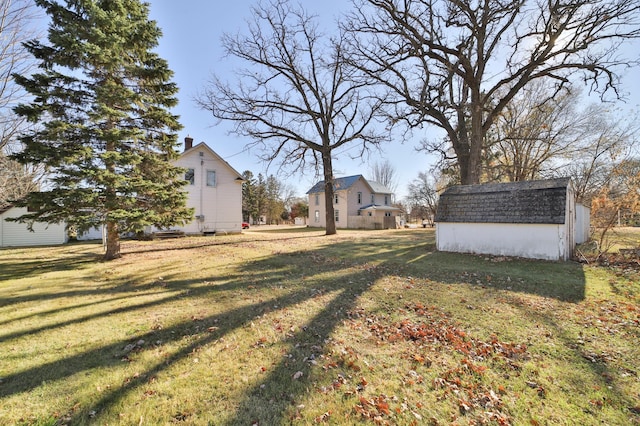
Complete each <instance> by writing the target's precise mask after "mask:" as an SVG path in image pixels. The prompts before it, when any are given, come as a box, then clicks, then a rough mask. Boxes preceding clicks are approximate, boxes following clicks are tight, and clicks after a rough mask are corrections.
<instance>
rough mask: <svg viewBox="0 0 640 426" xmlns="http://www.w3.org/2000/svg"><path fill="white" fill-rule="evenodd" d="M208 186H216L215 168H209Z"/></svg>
mask: <svg viewBox="0 0 640 426" xmlns="http://www.w3.org/2000/svg"><path fill="white" fill-rule="evenodd" d="M207 186H216V171H215V170H207Z"/></svg>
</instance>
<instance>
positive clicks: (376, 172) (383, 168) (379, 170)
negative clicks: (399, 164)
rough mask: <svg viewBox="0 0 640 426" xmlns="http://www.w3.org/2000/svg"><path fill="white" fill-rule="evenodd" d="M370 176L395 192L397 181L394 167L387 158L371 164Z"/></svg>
mask: <svg viewBox="0 0 640 426" xmlns="http://www.w3.org/2000/svg"><path fill="white" fill-rule="evenodd" d="M370 173H371V176H370V178H371V179H372V180H373V181H375V182H378V183H381V184H382V185H384V186H386V187H387V188H389V189H390V190H391V192H393V193H395V192H396V189H397V188H398V182H397V179H396V169H395V167H393V164H391V163H390V162H389V160H384V161H382V162H377V161H376V162H375V163H373V165H372V166H371V171H370Z"/></svg>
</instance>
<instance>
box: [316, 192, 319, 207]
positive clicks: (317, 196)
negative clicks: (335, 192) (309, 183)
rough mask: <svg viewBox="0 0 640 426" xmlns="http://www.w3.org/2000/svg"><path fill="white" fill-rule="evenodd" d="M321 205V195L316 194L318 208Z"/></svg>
mask: <svg viewBox="0 0 640 426" xmlns="http://www.w3.org/2000/svg"><path fill="white" fill-rule="evenodd" d="M319 205H320V195H319V194H316V206H319Z"/></svg>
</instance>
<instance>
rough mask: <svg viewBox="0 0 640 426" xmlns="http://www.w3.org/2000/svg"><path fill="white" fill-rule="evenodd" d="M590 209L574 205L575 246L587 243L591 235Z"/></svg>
mask: <svg viewBox="0 0 640 426" xmlns="http://www.w3.org/2000/svg"><path fill="white" fill-rule="evenodd" d="M590 219H591V209H590V208H589V207H585V206H583V205H582V204H576V225H575V226H576V244H582V243H585V242H587V241H589V236H590V235H591V220H590Z"/></svg>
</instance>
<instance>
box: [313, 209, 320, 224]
mask: <svg viewBox="0 0 640 426" xmlns="http://www.w3.org/2000/svg"><path fill="white" fill-rule="evenodd" d="M314 217H315V220H316V223H319V222H320V210H316V213H315V215H314Z"/></svg>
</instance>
